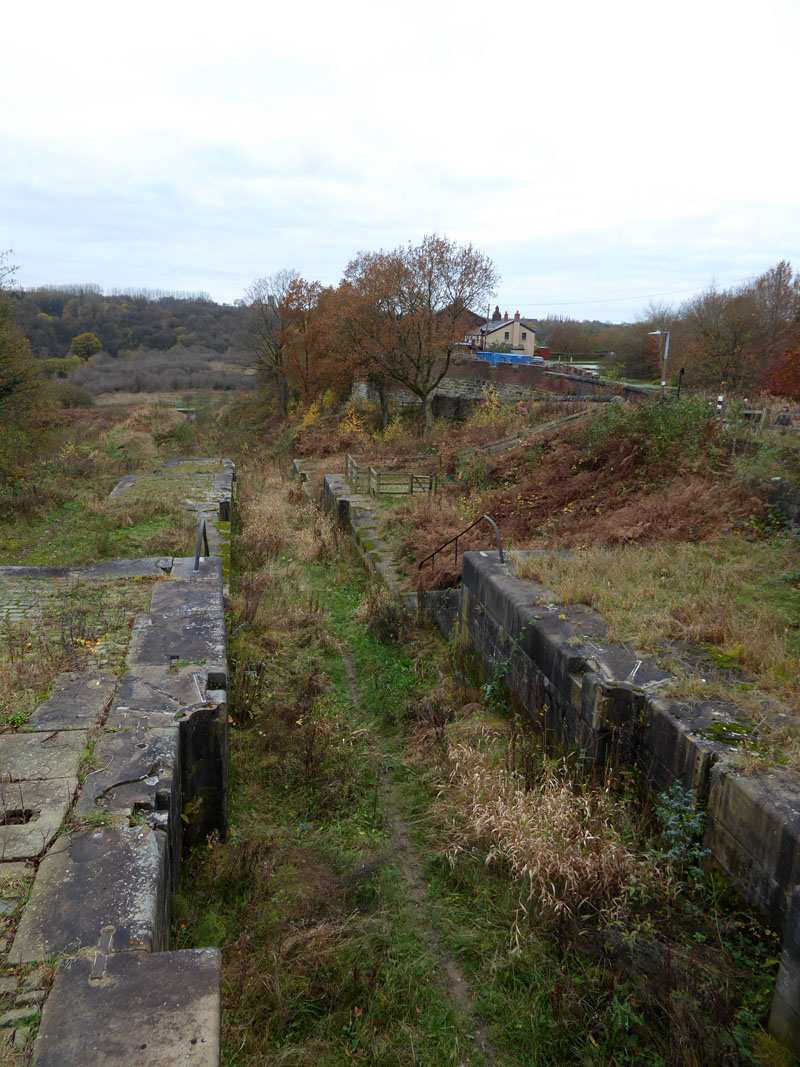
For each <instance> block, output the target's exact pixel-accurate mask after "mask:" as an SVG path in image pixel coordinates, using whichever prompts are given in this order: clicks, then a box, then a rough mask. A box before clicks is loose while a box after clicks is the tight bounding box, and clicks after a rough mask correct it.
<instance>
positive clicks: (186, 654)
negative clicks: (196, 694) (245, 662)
mask: <svg viewBox="0 0 800 1067" xmlns="http://www.w3.org/2000/svg"><path fill="white" fill-rule="evenodd" d="M128 664H129V665H130V666H132V667H138V666H157V665H170V664H172V665H175V666H178V665H181V666H183V665H187V666H188V665H191V664H194V665H195V666H203V667H205V668H206V671H207V674H208V684H209V685H210V686H211V687H212V688H214V689H225V688H227V644H226V637H225V618H224V602H223V597H222V586H221V584H220V583H218V582H216V581H214V582H193V581H188V582H186V581H180V582H178V581H173V582H167V583H163V584H159V585H157V586H156V588H155V589H154V591H153V600H152V603H151V607H150V614H149V615H142V616H139V617H138V618H137V619H136V622H135V624H134V629H133V636H132V638H131V645H130V649H129V651H128Z"/></svg>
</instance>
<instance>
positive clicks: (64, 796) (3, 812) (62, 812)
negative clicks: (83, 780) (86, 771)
mask: <svg viewBox="0 0 800 1067" xmlns="http://www.w3.org/2000/svg"><path fill="white" fill-rule="evenodd" d="M77 788H78V779H77V778H52V779H49V780H47V781H33V782H0V816H2V819H3V823H2V825H0V857H2V858H3V860H27V859H34V858H35V857H36V856H40V855H41V854H42V853H43V852H44V850H45V849H46V848H47V846H48V845H49V844H50V842H51V841H52V840H53V838H54V837H55V836H56V834H57V833H58V831H59V830H60V828H61V824H62V823H63V821H64V818H65V816H66V814H67V812H68V811H69V807H70V804H71V803H72V798H73V796H74V795H75V791H76V789H77Z"/></svg>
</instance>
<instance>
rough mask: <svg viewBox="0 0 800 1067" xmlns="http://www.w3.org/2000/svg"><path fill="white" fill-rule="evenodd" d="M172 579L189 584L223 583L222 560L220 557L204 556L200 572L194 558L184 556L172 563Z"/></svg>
mask: <svg viewBox="0 0 800 1067" xmlns="http://www.w3.org/2000/svg"><path fill="white" fill-rule="evenodd" d="M172 577H173V578H177V579H180V580H181V581H187V582H202V581H208V582H222V560H221V559H220V558H219V556H204V557H203V558H202V559H201V560H200V567H199V569H198V570H195V569H194V556H185V557H184V556H182V557H180V558H176V559H174V560H173V561H172Z"/></svg>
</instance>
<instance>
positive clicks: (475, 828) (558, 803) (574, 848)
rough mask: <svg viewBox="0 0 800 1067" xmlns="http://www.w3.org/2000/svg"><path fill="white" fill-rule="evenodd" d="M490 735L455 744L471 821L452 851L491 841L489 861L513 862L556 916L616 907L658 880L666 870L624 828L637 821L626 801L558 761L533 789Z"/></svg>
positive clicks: (455, 777)
mask: <svg viewBox="0 0 800 1067" xmlns="http://www.w3.org/2000/svg"><path fill="white" fill-rule="evenodd" d="M484 741H485V742H489V743H488V744H479V745H477V746H475V745H472V744H468V743H459V744H456V745H454V746H452V747H451V748H450V751H449V756H450V759H451V761H452V763H453V771H452V774H451V783H452V784H453V785H454V786H455V787H456V789H457V790H458V792H459V794H460V798H461V804H460V808H461V812H462V814H463V815H464V816H465V817H466V820H467V824H468V827H469V832H468V834H467V835H464V836H461V839H460V840H459V841H457V843H456V844H455V845H454V846H453V847H452V849H451V857H452V858H454V857H455V855H456V854H457V852H458V851H459V850H460V849H461V848H463V847H466V846H468V845H470V844H474V843H478V844H480V845H481V846H482V847H485V848H487V849H488V855H487V857H486V862H487V864H488V863H497V862H501V863H504V864H506V865H507V866H508V868H509V870H510V872H511V874H512V876H513V877H514V878H515V879H517V880H518V881H519V882H520V883H522V886H523V892H522V900H523V906H524V908H525V909H529V908H533V909H535V910H536V911H537V912H538V913H540V914H542V913H543V914H545V915H549V916H554V917H557V916H560V915H562V916H571V915H575V914H577V913H579V912H581V911H583V910H586V909H589V910H591V911H593V912H598V911H610V912H612V913H613V912H615V911H617V910H618V908H619V907H620V905H621V904H622V903H623V902H624V901H625V900H626V899H627V898H628V896H629V891H630V889H631V887H632V886H638V885H641V884H642V882H643V881H645V880H646V881H648V882H649V883H650V884H651V886H652V887H655V885H656V883H657V882H659V880H660V876H659V874H658V872H657V871H656V870H655V869H654V867H653V864H652V863H650V862H649V861H648V860H647V859H646V858H643V857H642V856H641V855H637V854H636V852H635V851H634V850H633V849H632V847H630V846H629V845H628V844H627V843H626V842H625V841H624V840H623V838H622V836H621V834H620V831H619V829H618V827H620V826H626V825H628V824H629V821H630V820H629V815H628V814H627V813H625V812H623V810H622V808H621V806H620V804H619V803H618V802H616V801H615V800H614V799H612V798H611V797H610V796H609V795H607V794H606V793H604V792H602V791H601V790H599V789H593V788H591V787H590V786H588V785H583V784H581V783H576V782H575V781H574V780H572V778H571V777H570V776H569V774H568V773H567V768H566V766H565V765H564V764H563V763H557V762H551V763H548V764H545V765H544V767H543V771H542V773H541V775H540V776H539V777H538V778H537V780H536V781H535V782H534V783H533V784H532V785H531V787H530V788H526V787H525V784H524V782H523V779H522V777H521V776H520V775H519V774H518V773H516V772H514V771H509V770H508V769H507V768H506V767H504V766H502V765H499V764H498V763H497V761H496V759H493V758H492V746H491V741H492V739H491V738H489V737H488V736H486V735H485V736H484ZM495 751H496V746H495ZM662 884H663V883H662Z"/></svg>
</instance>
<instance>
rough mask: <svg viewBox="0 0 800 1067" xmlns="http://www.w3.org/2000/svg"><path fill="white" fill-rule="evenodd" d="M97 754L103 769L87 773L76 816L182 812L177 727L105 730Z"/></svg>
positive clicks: (176, 813) (96, 757) (176, 817)
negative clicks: (99, 813) (108, 731)
mask: <svg viewBox="0 0 800 1067" xmlns="http://www.w3.org/2000/svg"><path fill="white" fill-rule="evenodd" d="M94 756H95V759H96V761H97V762H98V763H99V765H100V767H99V769H98V770H96V771H92V772H91V773H90V774H88V775H87V776H86V780H85V782H84V783H83V788H82V790H81V795H80V797H79V798H78V803H77V804H76V805H75V814H76V815H77V816H79V817H81V818H85V817H86V816H89V815H92V814H94V813H96V812H103V813H106V812H107V813H109V814H112V815H135V814H137V813H145V812H153V811H166V812H169V813H170V815H171V816H172V817H173V818H174V819H175V820H177V819H178V817H179V815H180V778H181V775H180V752H179V744H178V731H177V730H174V729H165V730H164V729H155V730H147V731H142V732H139V731H136V732H134V731H129V730H125V731H120V732H119V733H106V734H104V735H103V736H102V737H101V738H100V740H99V741H98V742H97V745H96V746H95V750H94Z"/></svg>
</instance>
